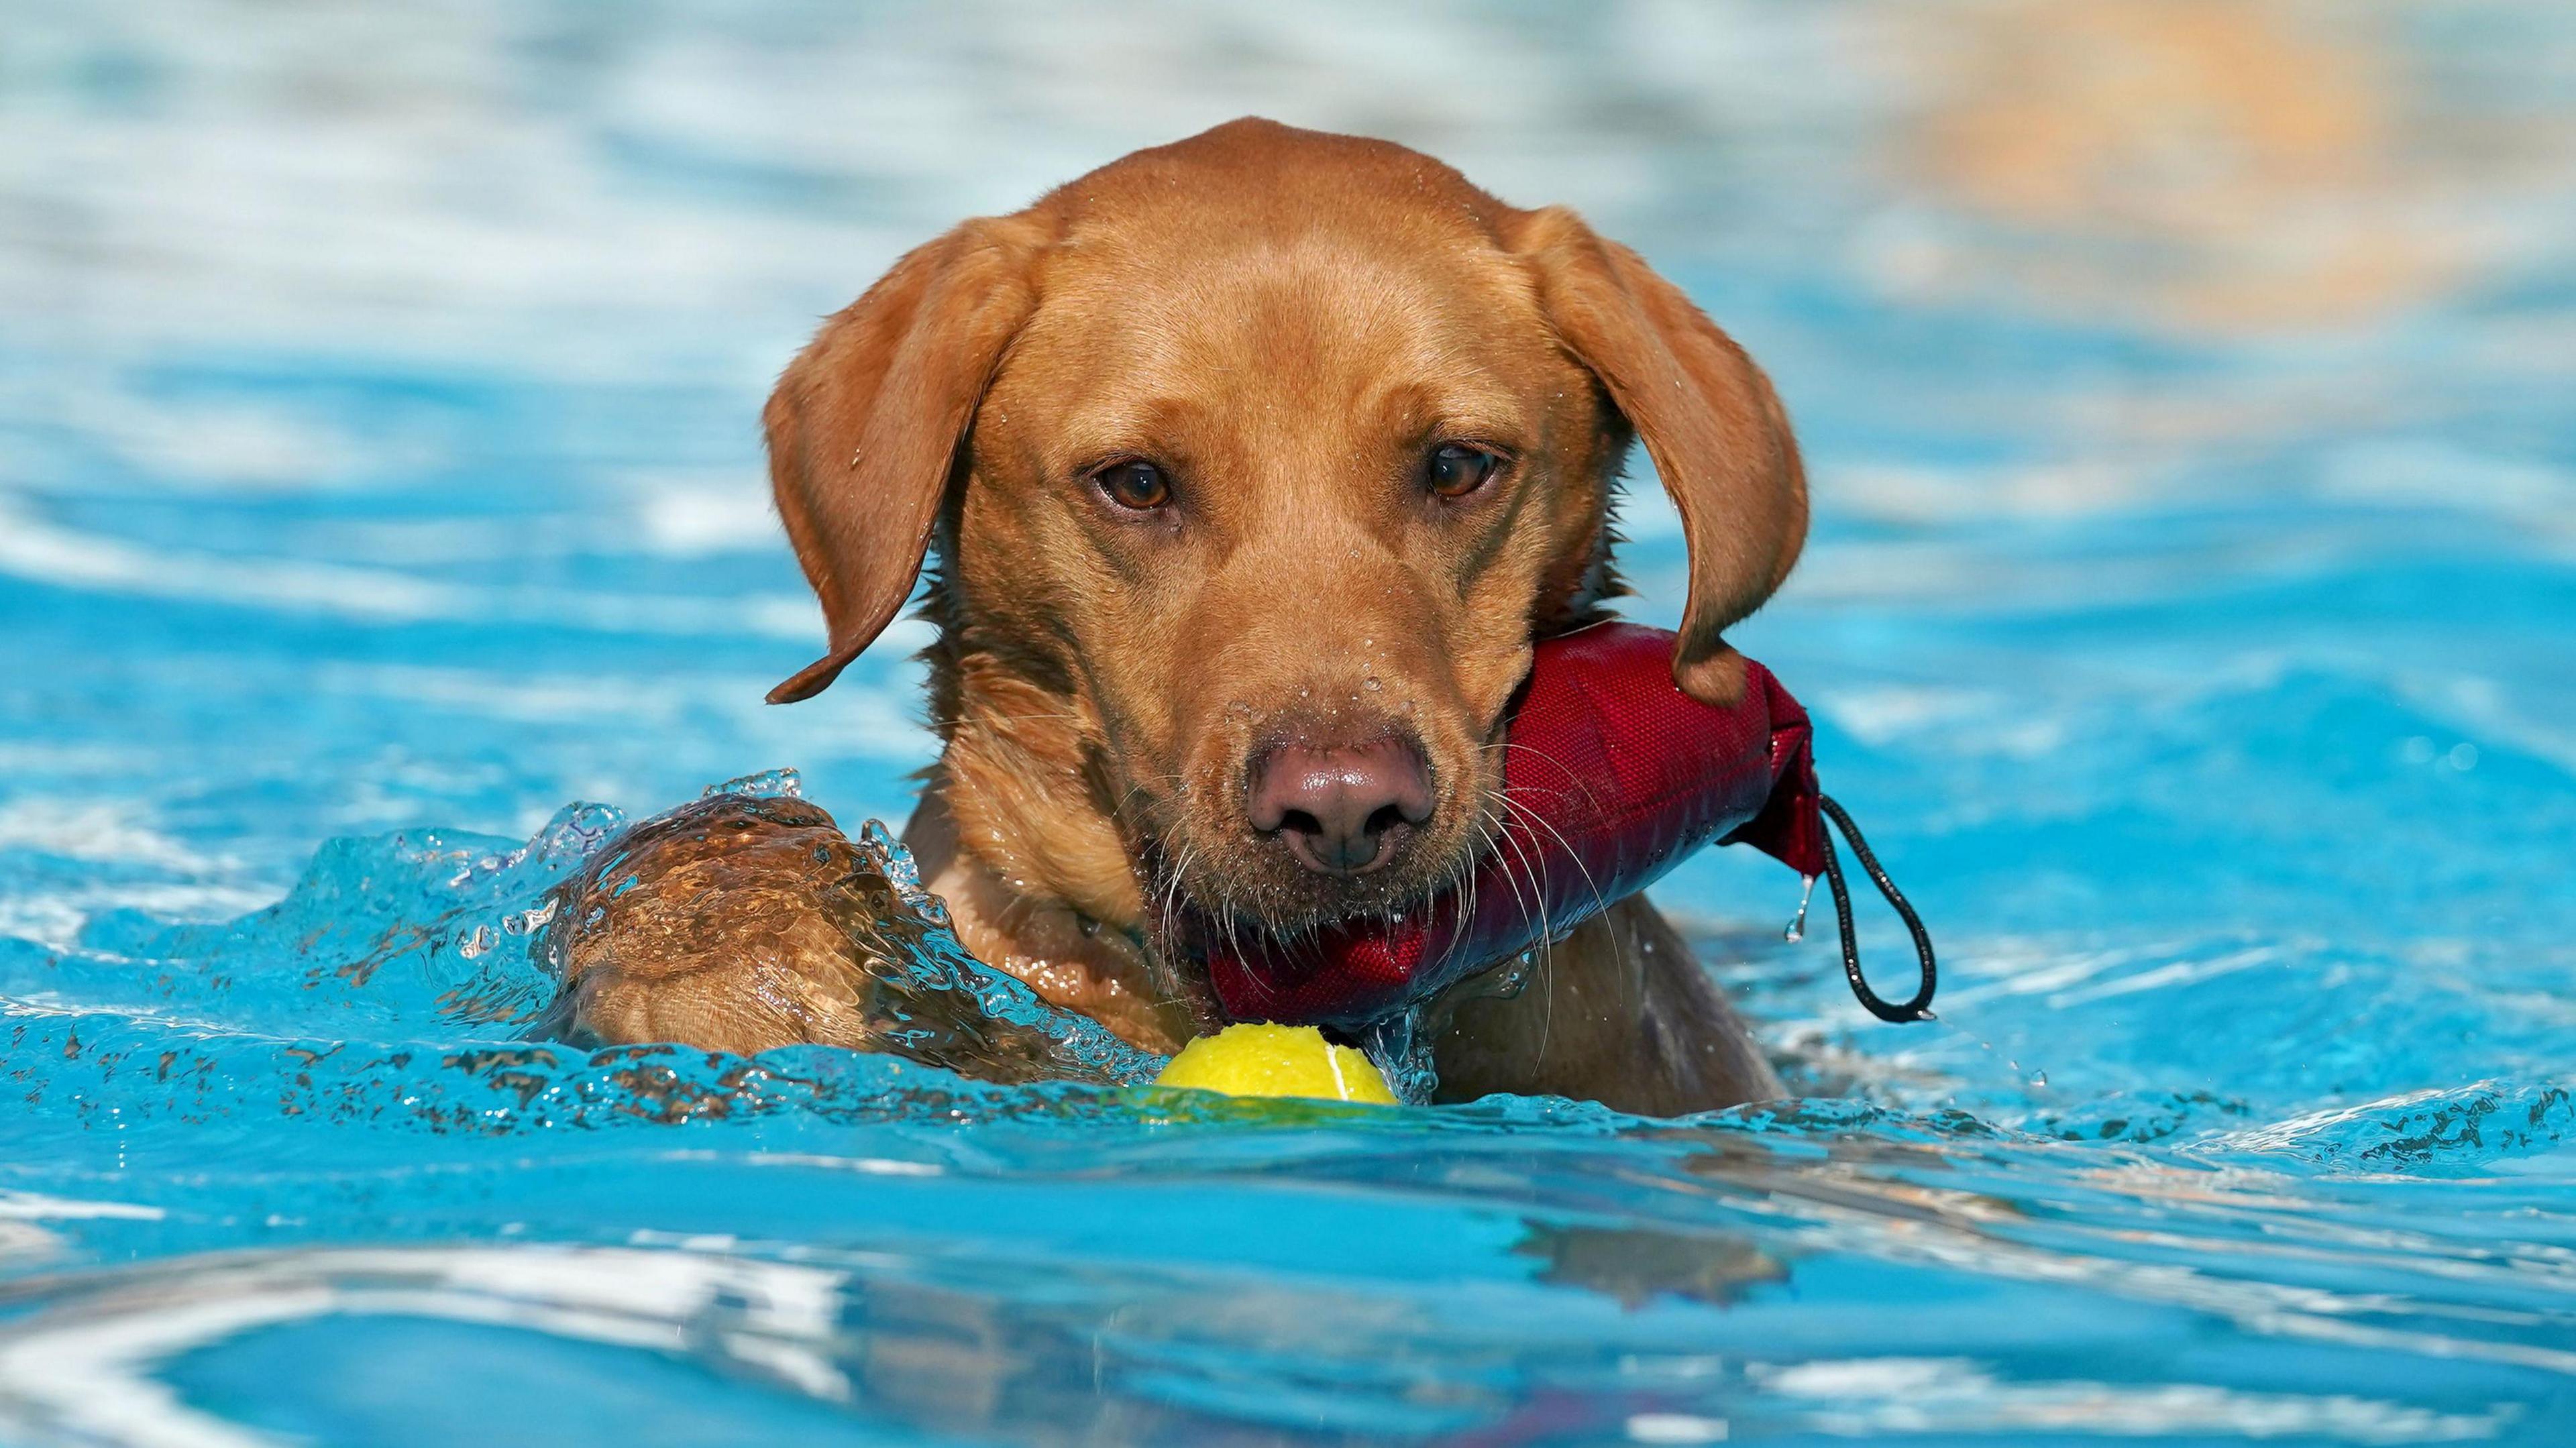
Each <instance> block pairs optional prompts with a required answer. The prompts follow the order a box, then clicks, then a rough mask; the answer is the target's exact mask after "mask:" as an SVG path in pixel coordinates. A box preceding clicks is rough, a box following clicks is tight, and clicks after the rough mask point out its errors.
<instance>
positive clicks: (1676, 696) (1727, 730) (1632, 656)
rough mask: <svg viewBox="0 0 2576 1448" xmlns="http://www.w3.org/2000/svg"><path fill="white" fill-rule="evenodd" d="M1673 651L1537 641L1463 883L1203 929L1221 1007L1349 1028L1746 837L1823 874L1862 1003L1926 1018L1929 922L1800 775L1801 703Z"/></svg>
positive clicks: (1659, 646)
mask: <svg viewBox="0 0 2576 1448" xmlns="http://www.w3.org/2000/svg"><path fill="white" fill-rule="evenodd" d="M1672 652H1673V636H1672V635H1671V634H1669V633H1666V632H1664V631H1663V630H1661V629H1652V628H1645V627H1642V626H1640V625H1637V624H1628V623H1607V624H1600V625H1597V626H1595V627H1592V628H1587V629H1583V630H1581V631H1579V632H1576V633H1571V634H1567V635H1564V636H1563V637H1560V638H1553V639H1549V640H1547V641H1545V642H1543V643H1541V644H1539V645H1538V647H1537V649H1536V650H1535V653H1534V655H1533V657H1532V660H1531V664H1530V676H1529V680H1528V682H1527V683H1526V684H1525V685H1524V686H1523V688H1522V691H1521V696H1520V698H1519V700H1518V702H1517V703H1516V704H1515V705H1514V706H1513V712H1512V715H1511V722H1510V724H1509V725H1508V734H1507V736H1506V737H1507V741H1508V742H1507V749H1506V752H1505V755H1504V764H1503V795H1504V798H1505V800H1506V802H1507V803H1506V806H1505V809H1504V811H1503V812H1504V813H1505V814H1506V815H1508V816H1509V819H1508V820H1507V821H1506V822H1505V823H1504V825H1503V828H1502V830H1501V832H1500V838H1499V839H1498V840H1497V841H1496V843H1495V846H1494V848H1493V850H1492V852H1491V853H1490V854H1489V855H1488V856H1487V857H1486V858H1485V860H1484V861H1483V862H1482V863H1481V864H1479V865H1478V867H1477V869H1476V873H1475V876H1474V880H1473V884H1472V887H1471V888H1469V889H1466V890H1462V891H1458V892H1454V893H1449V894H1444V895H1441V896H1439V897H1437V898H1435V899H1434V900H1432V901H1431V902H1430V903H1429V904H1427V905H1425V906H1424V907H1422V908H1420V909H1417V910H1415V911H1413V912H1411V913H1409V914H1406V915H1404V916H1401V917H1399V918H1398V919H1396V920H1395V921H1393V922H1392V923H1389V922H1387V921H1385V920H1368V921H1358V922H1352V923H1350V924H1346V925H1340V926H1334V927H1330V928H1328V929H1326V930H1324V931H1323V932H1321V933H1320V934H1319V935H1317V936H1313V937H1308V938H1303V939H1300V940H1297V941H1294V942H1280V941H1247V942H1243V943H1241V944H1239V945H1228V944H1225V943H1222V942H1221V943H1218V944H1216V945H1215V946H1213V947H1211V949H1210V950H1209V954H1208V962H1207V963H1208V974H1209V980H1210V983H1211V984H1212V985H1213V986H1214V988H1215V991H1216V996H1217V1001H1218V1004H1220V1005H1221V1006H1222V1007H1223V1008H1224V1009H1225V1012H1226V1014H1227V1015H1229V1016H1231V1017H1233V1018H1234V1019H1237V1020H1267V1021H1283V1022H1288V1023H1292V1024H1304V1023H1327V1024H1342V1025H1353V1026H1356V1025H1359V1024H1363V1023H1365V1022H1367V1021H1370V1020H1373V1019H1375V1018H1377V1017H1379V1016H1382V1015H1384V1014H1386V1013H1387V1012H1388V1011H1390V1010H1393V1009H1395V1008H1397V1007H1399V1006H1402V1005H1405V1004H1408V1003H1411V1002H1415V1001H1420V1000H1426V999H1428V998H1430V997H1431V996H1433V995H1435V994H1437V993H1439V992H1440V991H1441V990H1444V989H1446V988H1447V987H1449V986H1450V985H1452V984H1455V983H1456V982H1457V981H1459V980H1460V979H1462V978H1464V977H1465V976H1466V975H1467V974H1468V973H1469V972H1471V971H1474V970H1476V969H1478V968H1480V967H1484V966H1489V965H1493V964H1495V963H1497V962H1500V961H1503V960H1506V959H1509V958H1510V957H1512V956H1514V955H1517V954H1519V953H1520V952H1522V951H1524V950H1528V949H1531V948H1533V947H1536V946H1538V945H1540V944H1542V943H1544V942H1546V941H1548V940H1552V939H1555V938H1557V937H1559V936H1562V935H1563V934H1564V933H1565V932H1566V931H1568V930H1570V929H1572V928H1573V927H1574V926H1576V925H1578V924H1580V923H1582V922H1583V921H1584V920H1586V919H1588V918H1590V917H1591V916H1593V915H1597V914H1599V913H1600V912H1601V911H1603V910H1606V909H1608V908H1609V907H1610V906H1611V905H1613V904H1616V903H1617V902H1618V901H1620V900H1622V899H1625V898H1626V897H1628V896H1629V895H1632V894H1635V893H1636V892H1637V891H1639V890H1642V889H1644V888H1646V887H1647V886H1648V885H1651V884H1653V883H1654V882H1655V881H1656V880H1659V879H1661V878H1662V877H1663V876H1664V874H1665V873H1666V872H1667V871H1669V870H1671V869H1672V868H1673V867H1674V866H1675V865H1677V864H1679V863H1681V861H1682V859H1683V858H1684V857H1685V856H1687V855H1689V854H1690V853H1691V852H1692V851H1693V850H1696V849H1698V848H1699V847H1700V846H1702V845H1705V844H1707V843H1708V842H1709V841H1711V840H1721V841H1723V842H1724V843H1727V844H1748V845H1751V846H1753V847H1754V848H1755V849H1758V850H1760V851H1762V852H1763V853H1764V854H1767V855H1770V856H1772V857H1774V858H1776V859H1778V860H1779V861H1780V862H1781V863H1783V864H1785V865H1787V866H1789V868H1791V869H1793V870H1796V871H1797V872H1798V873H1799V874H1800V875H1802V876H1805V877H1807V878H1808V879H1809V880H1813V879H1814V877H1815V876H1817V875H1819V874H1821V875H1824V876H1826V877H1827V879H1828V880H1829V881H1830V883H1831V884H1832V887H1833V893H1834V903H1835V907H1836V914H1837V917H1838V920H1839V923H1840V925H1841V927H1842V936H1843V942H1844V951H1843V954H1844V965H1845V968H1846V971H1847V973H1848V974H1849V975H1850V977H1851V982H1852V988H1853V990H1854V992H1855V993H1856V994H1858V995H1859V997H1860V999H1861V1003H1862V1004H1863V1005H1864V1006H1867V1007H1869V1009H1870V1010H1871V1011H1872V1012H1873V1013H1875V1014H1877V1015H1879V1016H1880V1017H1881V1018H1883V1019H1887V1020H1916V1019H1922V1018H1923V1017H1925V1016H1927V1015H1928V1014H1929V1012H1928V1011H1926V1010H1925V1009H1924V1008H1925V1007H1926V1006H1928V1005H1929V1004H1930V1002H1931V998H1932V984H1933V966H1932V948H1931V941H1930V938H1929V937H1928V936H1926V935H1925V933H1924V931H1923V928H1922V926H1921V924H1920V923H1919V922H1918V921H1916V920H1915V918H1914V916H1913V913H1912V911H1911V910H1909V909H1908V908H1907V907H1906V906H1905V903H1904V900H1903V897H1901V896H1899V895H1898V894H1896V892H1895V887H1894V885H1893V884H1892V883H1890V882H1889V881H1888V880H1887V877H1886V875H1885V873H1884V872H1883V871H1881V870H1879V869H1878V867H1877V862H1876V861H1875V860H1874V859H1872V858H1871V856H1870V854H1869V850H1868V847H1867V846H1866V845H1865V844H1863V843H1862V842H1861V840H1860V838H1859V836H1858V835H1857V834H1854V833H1853V831H1852V829H1851V825H1850V821H1849V819H1848V818H1847V817H1845V816H1844V815H1843V814H1842V812H1841V811H1840V810H1839V809H1837V808H1835V806H1834V805H1833V802H1832V801H1831V800H1828V799H1826V798H1825V797H1824V796H1823V795H1822V794H1821V793H1820V792H1819V791H1818V790H1817V788H1816V771H1815V764H1814V761H1813V758H1812V756H1811V755H1810V753H1809V743H1810V737H1811V730H1810V726H1809V724H1808V722H1807V711H1806V710H1804V709H1802V708H1800V707H1799V706H1798V701H1797V700H1795V699H1792V698H1790V697H1789V692H1788V690H1786V689H1783V688H1781V687H1780V683H1779V681H1778V680H1777V679H1774V678H1772V677H1771V672H1770V671H1769V670H1768V669H1765V668H1763V667H1762V666H1761V665H1760V664H1757V663H1753V662H1752V661H1750V660H1747V661H1746V663H1745V666H1744V672H1745V687H1744V693H1743V696H1742V698H1740V699H1739V700H1738V701H1737V702H1736V703H1735V705H1734V706H1733V707H1731V708H1723V709H1721V708H1717V707H1715V706H1713V705H1708V704H1703V703H1701V702H1699V701H1698V700H1696V699H1693V698H1691V697H1690V696H1689V695H1687V694H1684V693H1683V692H1682V691H1681V690H1680V689H1679V688H1677V687H1675V686H1674V684H1673V680H1672ZM1825 811H1831V812H1832V813H1833V815H1834V818H1835V821H1836V823H1837V824H1840V825H1841V826H1842V827H1843V833H1844V834H1845V836H1846V837H1847V838H1849V839H1850V840H1851V841H1852V845H1853V849H1854V853H1856V854H1857V855H1859V857H1860V859H1861V862H1862V864H1863V865H1864V867H1866V868H1867V869H1868V870H1869V872H1870V877H1871V879H1872V880H1873V881H1875V882H1876V883H1877V884H1878V885H1879V888H1880V889H1881V890H1883V891H1885V892H1887V894H1888V897H1889V901H1890V903H1892V904H1894V905H1895V906H1896V907H1897V910H1898V913H1899V914H1900V915H1902V916H1904V917H1905V920H1906V923H1907V925H1908V927H1909V928H1910V929H1912V931H1913V932H1914V938H1915V944H1916V947H1917V951H1918V953H1919V954H1920V956H1921V958H1922V964H1923V977H1922V979H1923V984H1922V988H1921V990H1920V992H1919V993H1918V994H1917V995H1916V997H1915V998H1914V999H1913V1000H1912V1001H1910V1002H1907V1003H1906V1004H1904V1005H1901V1006H1890V1005H1888V1004H1887V1003H1886V1002H1884V1001H1881V1000H1879V999H1878V997H1876V996H1875V995H1873V994H1871V993H1870V991H1869V988H1868V987H1867V985H1866V984H1864V983H1863V981H1862V978H1861V975H1860V970H1859V962H1858V960H1857V958H1856V956H1855V955H1854V953H1853V950H1852V945H1851V940H1852V928H1851V910H1850V903H1849V899H1848V896H1847V895H1846V894H1845V892H1844V889H1843V884H1842V872H1841V869H1840V867H1839V864H1838V863H1837V861H1836V860H1835V858H1834V851H1833V845H1832V843H1831V842H1830V841H1828V840H1827V839H1826V838H1825V827H1824V818H1823V814H1824V812H1825ZM1802 913H1803V912H1802Z"/></svg>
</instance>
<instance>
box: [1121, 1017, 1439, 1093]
mask: <svg viewBox="0 0 2576 1448" xmlns="http://www.w3.org/2000/svg"><path fill="white" fill-rule="evenodd" d="M1154 1084H1155V1085H1157V1086H1185V1087H1191V1088H1194V1089H1196V1090H1200V1091H1222V1092H1224V1093H1225V1094H1226V1095H1228V1096H1311V1097H1317V1098H1320V1099H1322V1100H1325V1101H1370V1102H1375V1103H1377V1104H1379V1105H1381V1106H1393V1105H1395V1104H1396V1099H1395V1093H1394V1092H1393V1091H1390V1090H1388V1089H1387V1086H1386V1078H1385V1077H1384V1076H1381V1075H1379V1074H1378V1071H1377V1067H1375V1066H1372V1065H1370V1064H1369V1058H1368V1057H1366V1056H1363V1055H1361V1054H1360V1053H1359V1052H1357V1051H1354V1050H1352V1049H1351V1048H1350V1047H1348V1046H1336V1045H1334V1044H1332V1043H1331V1042H1329V1041H1327V1040H1325V1039H1324V1033H1323V1032H1321V1031H1319V1030H1316V1029H1315V1028H1314V1027H1313V1026H1272V1025H1256V1024H1245V1025H1234V1026H1228V1027H1226V1028H1225V1029H1224V1030H1222V1031H1219V1032H1217V1033H1216V1034H1215V1035H1213V1036H1201V1037H1199V1038H1198V1039H1197V1040H1195V1041H1192V1042H1190V1043H1189V1044H1188V1045H1186V1046H1183V1047H1182V1048H1181V1053H1180V1054H1179V1055H1177V1056H1174V1057H1173V1058H1172V1059H1171V1062H1170V1064H1168V1065H1166V1066H1164V1067H1163V1074H1162V1075H1160V1076H1157V1077H1155V1078H1154Z"/></svg>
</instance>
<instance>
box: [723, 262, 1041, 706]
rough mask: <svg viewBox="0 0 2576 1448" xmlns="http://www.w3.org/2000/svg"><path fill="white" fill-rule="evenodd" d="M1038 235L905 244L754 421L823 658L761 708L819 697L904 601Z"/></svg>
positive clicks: (1006, 336)
mask: <svg viewBox="0 0 2576 1448" xmlns="http://www.w3.org/2000/svg"><path fill="white" fill-rule="evenodd" d="M1037 233H1038V228H1037V227H1036V226H1035V225H1034V224H1033V223H1032V222H1030V221H1028V220H1027V219H1025V218H1021V217H1007V218H1003V219H1000V220H982V221H969V222H967V223H966V224H964V225H962V226H960V227H958V228H957V229H956V230H954V231H951V232H949V233H948V234H947V235H946V236H943V237H941V238H939V239H938V240H936V241H933V242H930V243H928V244H927V245H924V246H921V247H918V248H915V249H914V250H913V251H911V252H909V253H907V254H905V256H904V258H903V259H902V260H901V261H898V262H896V263H895V264H894V268H893V269H892V270H891V271H888V272H887V273H886V274H885V275H884V276H883V277H882V278H880V279H879V280H878V281H877V284H876V285H875V286H872V287H870V288H868V291H867V295H865V296H863V297H861V298H859V299H858V300H857V301H855V302H852V303H851V304H850V305H849V306H848V307H846V308H844V309H843V310H842V311H841V312H840V313H838V314H837V315H835V316H834V317H833V318H832V319H831V320H830V321H828V322H826V323H824V324H823V330H822V331H821V332H819V333H817V334H816V335H815V338H814V340H813V342H812V343H811V344H810V345H808V346H807V347H806V348H805V350H804V351H803V352H801V353H799V354H798V355H797V358H796V360H795V361H794V362H791V363H789V364H788V367H787V371H786V372H785V374H783V375H782V376H780V378H779V379H778V388H777V390H776V391H775V392H772V393H771V394H770V396H769V406H768V408H767V409H766V410H764V411H763V412H762V414H761V417H762V421H763V422H764V423H765V424H766V425H767V427H768V431H769V481H770V487H771V489H772V491H773V492H774V494H775V495H776V498H777V501H778V516H779V518H780V519H781V520H783V521H784V522H785V523H786V525H787V537H788V541H789V542H791V543H793V544H795V545H796V561H797V562H798V563H800V564H802V565H803V566H804V569H805V579H806V581H807V582H808V583H811V584H812V585H813V586H814V593H815V595H816V596H817V597H819V598H820V599H821V600H822V601H823V621H824V624H825V625H826V627H827V628H828V629H829V631H830V636H831V652H829V653H827V654H825V655H824V656H823V657H822V658H820V659H817V660H815V661H814V662H813V663H811V664H808V665H806V666H805V667H804V668H803V669H801V670H799V671H798V672H797V674H796V675H795V677H793V678H791V679H789V680H787V681H786V682H785V683H783V684H780V685H779V686H778V687H777V688H775V689H772V690H770V691H769V702H771V703H773V704H786V703H792V702H794V701H796V700H798V699H805V698H810V697H812V696H813V695H815V694H819V693H821V692H822V691H823V690H824V689H825V688H826V687H827V686H829V685H830V684H831V682H832V680H833V679H834V678H836V677H838V676H839V674H840V672H841V670H842V669H844V668H846V667H848V666H849V662H850V661H851V660H852V659H855V658H857V657H858V656H859V651H860V650H862V649H865V648H866V647H867V646H868V645H869V644H870V643H872V642H874V641H875V639H876V636H877V635H878V634H879V633H882V632H884V630H885V626H886V625H887V624H889V623H891V622H893V621H894V616H895V614H896V612H897V611H899V610H900V609H902V607H903V604H904V600H905V599H907V598H909V597H911V596H912V586H913V583H914V582H915V580H917V579H919V578H920V576H921V563H922V556H923V554H924V553H925V552H927V551H928V549H929V547H930V530H931V525H932V524H933V523H934V522H935V521H936V520H937V519H938V516H939V502H940V497H941V495H942V494H943V493H944V492H945V491H946V489H947V485H948V478H949V474H950V473H951V471H952V470H953V469H954V467H955V464H956V459H957V449H958V446H959V444H961V443H962V442H963V441H964V440H965V437H966V429H967V427H968V425H969V424H970V423H971V422H973V420H974V417H975V408H976V405H977V404H978V403H980V402H981V401H982V400H983V397H984V391H985V388H986V387H988V386H989V385H990V384H991V382H992V380H993V373H994V370H995V369H996V368H997V367H998V366H999V365H1000V363H1001V359H1002V353H1003V350H1004V349H1005V348H1006V347H1008V346H1009V345H1010V341H1011V338H1012V337H1014V336H1016V335H1017V334H1018V332H1019V330H1020V327H1021V325H1022V324H1023V323H1024V322H1026V321H1027V320H1028V315H1029V312H1030V310H1031V308H1032V306H1033V300H1032V295H1031V291H1030V284H1029V267H1030V262H1031V261H1032V260H1033V258H1034V257H1035V255H1036V252H1037V249H1038V246H1039V241H1038V235H1037Z"/></svg>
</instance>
